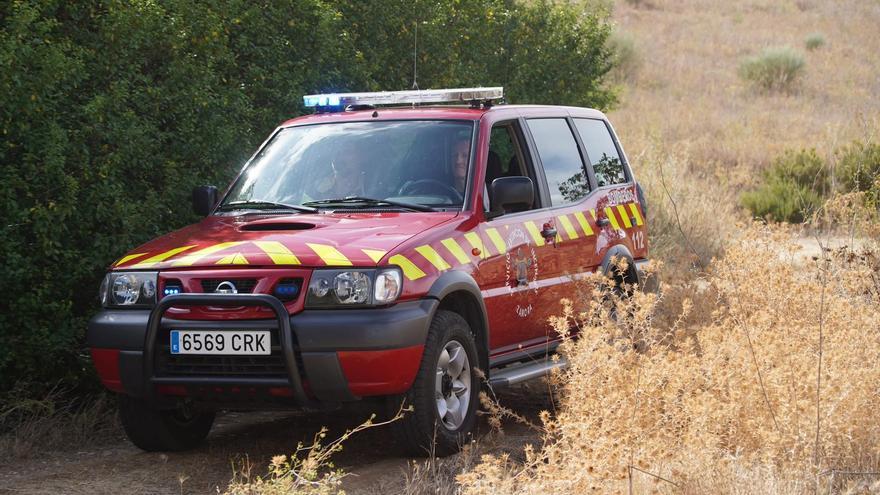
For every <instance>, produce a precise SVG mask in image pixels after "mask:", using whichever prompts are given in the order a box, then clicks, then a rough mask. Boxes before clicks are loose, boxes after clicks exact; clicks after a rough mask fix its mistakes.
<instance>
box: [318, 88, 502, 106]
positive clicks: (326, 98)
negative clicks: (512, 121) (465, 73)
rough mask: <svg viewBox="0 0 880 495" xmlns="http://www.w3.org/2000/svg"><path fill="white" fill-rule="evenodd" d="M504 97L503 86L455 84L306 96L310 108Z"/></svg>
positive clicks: (483, 99) (408, 103)
mask: <svg viewBox="0 0 880 495" xmlns="http://www.w3.org/2000/svg"><path fill="white" fill-rule="evenodd" d="M502 98H504V88H502V87H494V88H455V89H426V90H414V91H380V92H376V93H330V94H321V95H306V96H303V104H304V105H305V106H306V107H309V108H331V107H339V108H345V107H347V106H349V105H420V104H425V103H470V102H473V101H492V100H500V99H502Z"/></svg>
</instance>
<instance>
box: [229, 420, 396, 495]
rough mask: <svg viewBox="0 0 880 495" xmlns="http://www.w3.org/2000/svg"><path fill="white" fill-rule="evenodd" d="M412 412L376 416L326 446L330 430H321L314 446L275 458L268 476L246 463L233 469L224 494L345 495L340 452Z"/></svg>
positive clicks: (246, 461)
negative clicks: (350, 442) (364, 434)
mask: <svg viewBox="0 0 880 495" xmlns="http://www.w3.org/2000/svg"><path fill="white" fill-rule="evenodd" d="M410 411H411V408H408V407H404V405H403V404H401V407H400V409H399V410H398V411H397V414H395V415H394V417H392V418H390V419H388V420H386V421H381V422H374V420H375V418H376V416H375V415H371V416H370V418H369V419H367V420H366V421H364V422H363V423H361V424H360V425H358V426H356V427H354V428H352V429H350V430H346V431H345V433H343V434H342V435H341V436H339V437H338V438H336V439H335V440H332V441H330V442H329V443H327V444H326V445H325V444H324V441H325V438H326V437H327V428H321V430H320V431H318V433H316V434H315V436H314V438H313V439H312V443H311V444H309V445H304V444H303V443H302V442H300V443H299V444H297V446H296V451H295V452H293V453H292V454H291V455H290V456H289V457H288V456H287V455H285V454H281V455H276V456H274V457H272V460H271V462H270V463H269V467H268V473H267V475H266V476H260V475H254V474H253V471H254V466H253V465H252V464H251V463H250V461H249V460H245V461H244V462H242V463H240V464H239V465H238V466H233V471H234V474H233V479H232V481H231V482H230V483H229V486H228V487H227V488H226V491H225V492H224V493H225V494H227V495H258V494H259V495H281V494H291V493H296V494H308V495H330V494H337V493H339V494H344V493H345V492H344V491H342V479H343V478H344V477H345V476H346V473H345V472H344V471H343V470H341V469H337V468H336V467H335V466H334V465H333V461H332V457H333V455H334V454H336V453H338V452H340V451H341V450H342V448H343V444H344V443H345V442H346V441H347V440H348V439H349V438H351V437H352V436H353V435H355V434H357V433H359V432H361V431H364V430H366V429H369V428H376V427H380V426H385V425H387V424H389V423H392V422H394V421H397V420H398V419H400V418H402V417H403V414H404V413H406V412H410Z"/></svg>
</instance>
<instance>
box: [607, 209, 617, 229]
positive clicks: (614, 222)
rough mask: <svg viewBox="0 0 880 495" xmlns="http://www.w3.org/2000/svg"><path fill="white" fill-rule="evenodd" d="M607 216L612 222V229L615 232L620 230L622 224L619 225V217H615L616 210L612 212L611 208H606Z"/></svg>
mask: <svg viewBox="0 0 880 495" xmlns="http://www.w3.org/2000/svg"><path fill="white" fill-rule="evenodd" d="M605 216H606V217H608V220H610V221H611V228H613V229H614V230H620V224H619V223H617V217H616V216H615V215H614V210H612V209H611V207H610V206H606V207H605Z"/></svg>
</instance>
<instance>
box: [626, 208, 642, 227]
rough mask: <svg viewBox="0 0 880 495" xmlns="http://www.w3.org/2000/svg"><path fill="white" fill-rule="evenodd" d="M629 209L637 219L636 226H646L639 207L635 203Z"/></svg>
mask: <svg viewBox="0 0 880 495" xmlns="http://www.w3.org/2000/svg"><path fill="white" fill-rule="evenodd" d="M629 209H630V211H632V214H633V216H634V217H636V225H638V226H639V227H641V226H642V225H644V224H645V221H644V220H643V219H642V213H641V212H640V211H639V206H638V205H637V204H635V203H630V204H629Z"/></svg>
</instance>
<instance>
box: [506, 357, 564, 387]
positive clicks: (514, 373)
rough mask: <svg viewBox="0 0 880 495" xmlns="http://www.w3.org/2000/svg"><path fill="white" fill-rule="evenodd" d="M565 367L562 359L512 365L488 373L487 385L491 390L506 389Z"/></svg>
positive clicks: (545, 359) (546, 359) (547, 359)
mask: <svg viewBox="0 0 880 495" xmlns="http://www.w3.org/2000/svg"><path fill="white" fill-rule="evenodd" d="M567 366H568V361H566V360H565V358H562V357H561V358H559V360H558V361H553V360H552V359H550V358H549V357H547V358H544V359H541V360H539V361H529V362H525V363H520V364H512V365H510V366H506V367H504V368H501V369H497V370H491V371H490V372H489V385H490V386H492V387H493V388H499V387H506V386H508V385H513V384H516V383H520V382H524V381H526V380H532V379H534V378H541V377H542V376H546V375H548V374H550V372H551V371H553V370H555V369H562V368H565V367H567Z"/></svg>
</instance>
